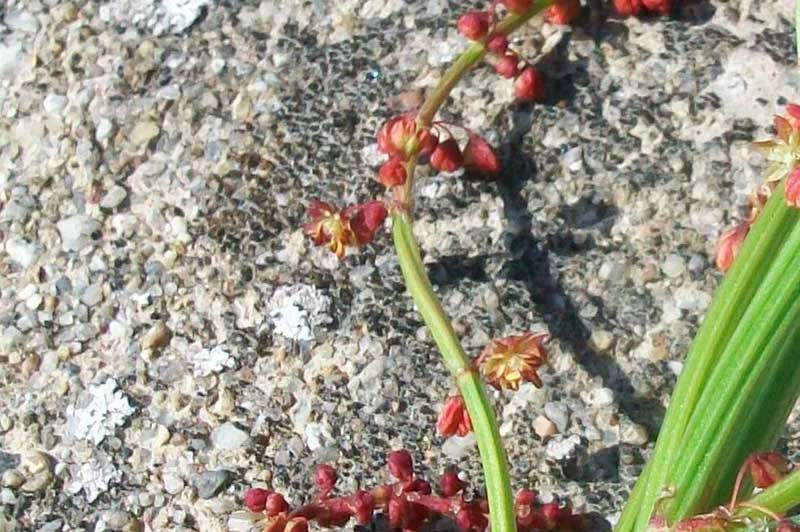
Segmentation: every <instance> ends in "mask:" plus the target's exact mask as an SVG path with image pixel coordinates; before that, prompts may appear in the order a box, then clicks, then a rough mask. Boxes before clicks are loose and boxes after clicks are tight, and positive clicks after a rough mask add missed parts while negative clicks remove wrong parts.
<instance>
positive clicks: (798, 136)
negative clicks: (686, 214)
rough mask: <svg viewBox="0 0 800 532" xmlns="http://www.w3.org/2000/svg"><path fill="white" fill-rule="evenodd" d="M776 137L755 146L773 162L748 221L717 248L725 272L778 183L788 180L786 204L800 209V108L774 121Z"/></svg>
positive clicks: (727, 233) (751, 201) (728, 232)
mask: <svg viewBox="0 0 800 532" xmlns="http://www.w3.org/2000/svg"><path fill="white" fill-rule="evenodd" d="M773 125H774V126H775V133H776V137H775V138H774V139H770V140H763V141H759V142H756V143H755V146H756V147H757V148H759V149H760V150H762V151H763V152H764V154H765V155H766V157H767V160H768V161H769V163H770V164H769V166H768V167H767V171H766V174H765V176H764V183H763V184H762V185H761V186H760V187H759V190H758V191H757V193H755V194H753V195H752V196H751V197H750V199H749V202H748V208H747V216H746V217H745V219H744V220H743V221H742V222H740V223H738V224H737V225H735V226H734V227H732V228H730V229H727V230H726V231H724V232H723V233H722V235H721V236H720V239H719V243H718V244H717V252H716V263H717V267H718V268H719V269H720V270H722V271H723V272H726V271H728V269H729V268H730V267H731V264H733V259H734V258H736V255H737V253H738V251H739V248H740V247H741V245H742V243H743V242H744V239H745V237H746V236H747V234H748V233H749V232H750V227H751V226H752V225H753V224H754V223H755V221H756V219H757V218H758V215H759V214H760V213H761V211H762V210H763V208H764V205H766V203H767V200H768V199H769V197H770V195H771V194H772V191H773V190H774V189H775V187H776V186H778V183H780V182H781V181H783V180H785V183H784V197H785V198H786V203H787V204H788V205H790V206H792V207H795V208H800V105H797V104H789V105H787V106H786V116H776V117H775V118H774V120H773Z"/></svg>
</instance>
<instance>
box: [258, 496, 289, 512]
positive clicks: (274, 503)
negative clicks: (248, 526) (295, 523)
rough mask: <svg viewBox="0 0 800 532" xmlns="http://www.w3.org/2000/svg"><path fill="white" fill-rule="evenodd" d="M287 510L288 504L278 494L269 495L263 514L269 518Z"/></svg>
mask: <svg viewBox="0 0 800 532" xmlns="http://www.w3.org/2000/svg"><path fill="white" fill-rule="evenodd" d="M288 509H289V503H288V502H286V499H284V498H283V495H281V494H280V493H270V494H269V495H268V496H267V501H266V503H265V504H264V513H265V514H267V515H268V516H269V517H273V516H276V515H278V514H281V513H283V512H285V511H287V510H288Z"/></svg>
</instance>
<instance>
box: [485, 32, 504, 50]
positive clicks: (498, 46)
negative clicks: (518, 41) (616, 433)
mask: <svg viewBox="0 0 800 532" xmlns="http://www.w3.org/2000/svg"><path fill="white" fill-rule="evenodd" d="M486 49H487V50H489V51H490V52H492V53H493V54H498V55H502V54H504V53H506V50H508V38H507V37H506V36H505V35H492V36H491V37H489V40H488V41H486Z"/></svg>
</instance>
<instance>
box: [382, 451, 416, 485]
mask: <svg viewBox="0 0 800 532" xmlns="http://www.w3.org/2000/svg"><path fill="white" fill-rule="evenodd" d="M386 463H387V466H388V467H389V473H391V474H392V476H393V477H394V478H396V479H397V480H402V481H404V482H405V481H408V480H411V479H412V478H413V477H414V459H413V458H411V453H409V452H408V451H406V450H405V449H400V450H399V451H392V452H390V453H389V455H388V456H387V458H386Z"/></svg>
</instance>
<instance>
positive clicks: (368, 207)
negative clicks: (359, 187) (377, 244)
mask: <svg viewBox="0 0 800 532" xmlns="http://www.w3.org/2000/svg"><path fill="white" fill-rule="evenodd" d="M342 214H343V215H344V216H345V217H346V218H347V219H348V220H349V222H350V228H351V230H352V232H353V234H354V235H355V241H356V244H357V245H359V246H363V245H364V244H369V243H370V242H372V241H373V240H375V234H376V233H377V232H378V229H380V228H381V227H383V222H384V220H386V217H387V216H388V215H389V211H387V210H386V207H385V206H384V204H383V202H381V201H370V202H368V203H362V204H360V205H353V206H352V207H348V208H347V209H345V210H344V211H342Z"/></svg>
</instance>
